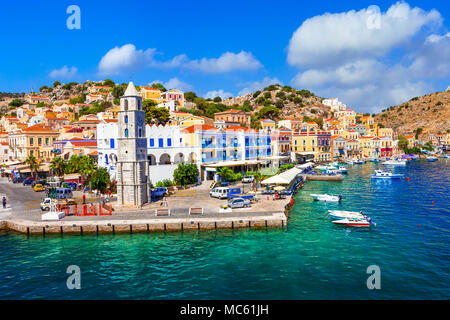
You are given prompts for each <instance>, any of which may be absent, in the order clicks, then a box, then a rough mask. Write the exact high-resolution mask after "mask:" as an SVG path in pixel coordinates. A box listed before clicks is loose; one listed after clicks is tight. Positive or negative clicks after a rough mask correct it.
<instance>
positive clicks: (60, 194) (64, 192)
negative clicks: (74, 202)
mask: <svg viewBox="0 0 450 320" xmlns="http://www.w3.org/2000/svg"><path fill="white" fill-rule="evenodd" d="M72 197H73V194H72V190H71V189H70V188H58V189H56V198H57V199H67V198H72Z"/></svg>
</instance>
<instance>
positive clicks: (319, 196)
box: [311, 194, 342, 202]
mask: <svg viewBox="0 0 450 320" xmlns="http://www.w3.org/2000/svg"><path fill="white" fill-rule="evenodd" d="M311 197H313V199H314V200H316V201H326V202H339V201H341V199H342V196H331V195H329V194H311Z"/></svg>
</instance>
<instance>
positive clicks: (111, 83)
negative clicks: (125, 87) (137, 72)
mask: <svg viewBox="0 0 450 320" xmlns="http://www.w3.org/2000/svg"><path fill="white" fill-rule="evenodd" d="M103 85H104V86H105V87H114V86H115V85H116V84H115V83H114V81H112V80H111V79H105V80H104V81H103Z"/></svg>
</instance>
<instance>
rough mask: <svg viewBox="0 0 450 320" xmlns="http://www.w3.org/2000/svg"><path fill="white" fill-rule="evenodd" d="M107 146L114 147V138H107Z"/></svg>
mask: <svg viewBox="0 0 450 320" xmlns="http://www.w3.org/2000/svg"><path fill="white" fill-rule="evenodd" d="M109 147H110V148H111V149H114V139H109Z"/></svg>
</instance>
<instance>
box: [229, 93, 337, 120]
mask: <svg viewBox="0 0 450 320" xmlns="http://www.w3.org/2000/svg"><path fill="white" fill-rule="evenodd" d="M246 101H247V102H246ZM222 103H223V104H225V105H227V106H233V105H239V106H242V105H244V104H249V105H250V106H251V109H252V113H254V114H255V113H257V112H258V111H260V110H261V109H262V108H263V107H264V106H268V105H272V106H275V107H277V108H278V109H279V110H280V115H279V119H285V118H290V117H295V118H300V119H302V118H303V117H304V116H307V117H310V118H327V117H330V116H331V111H330V107H328V106H326V105H324V104H322V98H319V97H317V96H315V95H314V94H313V93H312V92H310V91H308V90H296V89H295V88H292V87H289V86H284V87H282V86H281V85H270V86H268V87H266V88H265V89H264V90H262V91H256V92H254V93H249V94H247V95H245V96H239V97H235V98H228V99H226V100H224V101H223V102H222Z"/></svg>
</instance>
